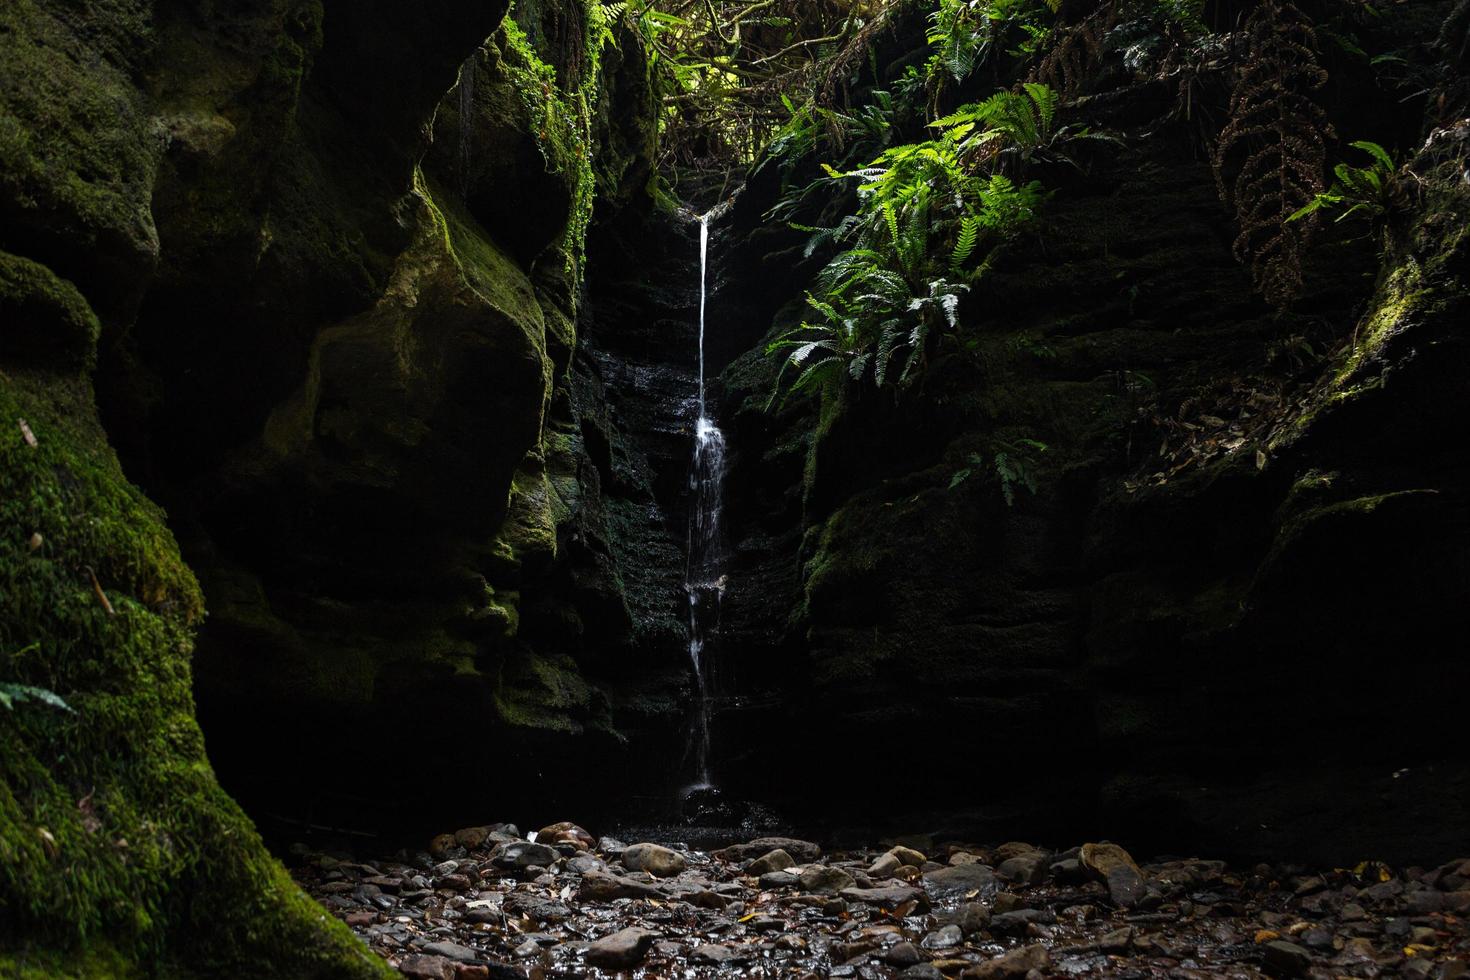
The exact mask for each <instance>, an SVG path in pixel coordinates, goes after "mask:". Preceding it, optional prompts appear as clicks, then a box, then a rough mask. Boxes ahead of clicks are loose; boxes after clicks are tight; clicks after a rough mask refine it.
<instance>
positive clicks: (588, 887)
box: [292, 823, 1470, 980]
mask: <svg viewBox="0 0 1470 980" xmlns="http://www.w3.org/2000/svg"><path fill="white" fill-rule="evenodd" d="M535 836H536V838H537V839H536V840H535V841H530V840H527V839H524V838H519V837H511V836H509V834H508V831H507V829H506V825H498V824H491V825H486V827H480V828H468V829H467V830H462V831H459V832H457V833H455V834H446V835H441V836H440V837H439V838H435V840H434V841H433V842H432V846H431V847H429V848H427V849H426V850H425V851H424V852H421V853H416V854H415V853H408V852H403V853H400V854H398V855H395V856H393V857H392V858H384V857H381V856H379V859H378V860H373V861H370V862H366V863H359V862H357V861H355V860H353V859H351V858H348V857H346V856H344V855H331V856H328V855H320V854H312V853H311V852H310V851H309V850H307V849H305V848H298V849H294V850H293V852H292V853H293V854H296V855H297V856H298V857H299V858H300V859H301V865H300V867H299V868H298V869H297V871H296V874H297V876H298V879H299V880H300V882H301V884H302V886H303V887H304V888H305V889H306V890H307V891H308V892H309V893H310V894H311V895H312V896H313V897H315V898H316V899H317V900H318V901H320V902H321V903H323V905H324V906H325V907H326V908H327V909H328V911H330V912H331V913H332V914H334V915H336V916H337V917H339V918H341V919H342V920H343V921H344V922H346V923H347V924H348V926H349V927H351V928H352V929H353V930H354V931H355V932H356V933H357V934H358V935H359V936H360V937H362V938H363V939H364V940H365V941H366V942H367V943H368V945H369V946H370V947H371V948H372V949H374V950H375V951H376V952H378V953H379V954H380V955H382V956H384V957H385V958H386V959H387V960H388V961H389V962H390V963H391V964H393V965H394V966H395V967H396V968H397V969H398V970H399V972H400V973H401V974H402V975H404V976H408V977H413V978H417V980H431V978H439V980H481V978H484V980H530V978H533V977H534V978H544V980H580V978H587V980H593V978H597V980H606V978H610V977H612V976H614V975H616V974H618V973H625V972H626V971H634V975H636V976H643V977H648V978H650V980H652V978H661V977H679V978H681V980H715V978H721V980H723V978H727V977H732V976H743V977H747V978H750V980H769V978H776V977H781V978H796V977H806V978H808V980H811V978H825V977H834V978H835V977H853V978H857V980H895V978H898V977H904V978H910V977H920V978H928V980H936V978H945V980H956V978H968V980H1041V978H1044V977H1059V976H1077V975H1087V976H1101V977H1115V978H1120V980H1121V978H1139V980H1142V978H1145V977H1149V978H1164V977H1169V978H1174V980H1209V978H1213V977H1220V976H1232V977H1234V976H1239V977H1242V978H1246V977H1259V976H1261V975H1263V974H1265V975H1270V976H1274V977H1278V978H1283V980H1286V978H1295V977H1307V978H1311V980H1318V978H1321V980H1326V978H1330V977H1355V978H1367V977H1371V976H1398V977H1400V978H1401V980H1470V968H1467V966H1466V964H1467V963H1470V926H1467V924H1466V922H1465V920H1464V918H1462V917H1460V916H1459V915H1458V914H1457V913H1456V912H1455V911H1454V910H1455V909H1456V908H1457V905H1456V903H1457V902H1458V900H1459V899H1458V896H1461V895H1467V896H1470V888H1466V887H1465V885H1466V883H1467V881H1470V875H1466V874H1462V872H1465V871H1470V862H1467V861H1466V860H1465V859H1460V860H1458V861H1455V862H1449V863H1448V864H1443V865H1440V866H1439V867H1437V868H1436V869H1435V870H1432V871H1422V870H1419V869H1384V868H1381V866H1373V869H1372V875H1373V876H1372V878H1371V880H1370V881H1367V882H1365V881H1363V880H1361V877H1360V876H1358V875H1355V874H1354V872H1352V871H1345V870H1332V869H1328V870H1320V869H1319V870H1316V871H1315V872H1311V873H1309V872H1304V871H1303V870H1302V869H1300V868H1289V869H1287V868H1280V869H1278V868H1273V867H1272V866H1269V865H1260V866H1257V867H1255V868H1249V869H1241V870H1237V869H1230V868H1228V867H1227V866H1226V865H1224V864H1223V863H1222V862H1218V861H1202V860H1194V859H1189V860H1182V859H1176V860H1169V861H1164V862H1154V863H1147V864H1144V865H1139V864H1138V863H1137V862H1136V861H1134V859H1133V858H1132V856H1131V855H1128V853H1127V852H1126V851H1123V850H1122V848H1118V847H1117V845H1111V844H1091V845H1087V846H1085V847H1079V848H1074V849H1072V850H1070V851H1061V852H1055V853H1053V852H1048V851H1045V850H1043V849H1040V848H1037V847H1035V846H1032V845H1029V844H1025V843H1022V842H1011V843H1007V844H1002V845H1000V846H999V847H993V848H992V847H984V846H979V845H976V844H973V843H966V842H944V841H940V842H938V845H939V846H937V847H936V846H935V845H936V842H934V841H919V840H915V841H912V842H909V841H905V842H903V843H901V844H899V845H897V846H888V845H885V846H886V847H887V849H886V850H884V849H882V848H872V849H863V850H855V851H843V852H839V853H836V854H832V855H829V856H826V857H823V856H822V854H821V850H820V848H819V847H818V846H817V845H816V844H814V843H810V842H801V841H796V842H795V843H792V844H791V846H792V847H794V848H795V849H796V851H798V852H799V853H800V855H801V857H800V858H798V855H797V854H796V853H793V852H792V851H791V850H788V849H787V847H786V846H785V843H782V845H781V846H772V841H773V840H774V841H779V842H791V841H792V840H793V839H792V838H764V839H762V840H761V841H760V842H755V841H751V842H748V843H742V844H737V845H733V846H732V847H728V848H726V849H725V850H724V851H720V852H715V854H714V855H712V857H713V860H711V859H709V858H706V857H705V855H704V854H702V853H700V852H698V851H688V850H684V849H683V848H682V845H681V847H680V848H678V849H676V848H673V847H670V846H668V845H666V844H659V843H654V842H649V841H644V842H641V843H637V844H634V845H632V846H628V845H625V844H623V843H621V842H619V841H617V840H614V839H612V838H601V839H598V840H597V841H596V842H595V843H592V844H590V846H589V842H590V841H592V839H593V838H592V835H591V834H590V833H588V832H587V831H586V830H585V829H584V828H581V827H580V826H578V825H576V824H570V823H566V824H552V825H549V826H547V827H543V828H541V829H540V830H538V831H537V832H536V834H535ZM477 839H479V840H480V841H481V843H480V844H478V845H476V844H475V841H476V840H477ZM891 844H892V842H889V845H891ZM911 844H919V845H922V848H923V849H922V850H921V849H919V848H918V847H912V846H911ZM777 852H781V853H777ZM783 854H784V857H783V856H782V855H783ZM927 854H936V855H938V859H937V860H934V861H931V860H929V859H928V858H927V856H926V855H927ZM972 859H973V860H972ZM915 862H917V863H915ZM991 862H994V865H992V863H991ZM1068 862H1075V866H1070V865H1069V864H1068ZM992 867H994V869H995V870H992ZM614 868H617V869H618V870H617V871H614V870H613V869H614ZM767 869H769V870H767ZM1002 869H1004V870H1003V871H1002ZM756 871H760V872H762V873H761V874H760V875H759V876H758V877H757V876H755V875H754V874H753V872H756ZM659 872H663V874H660V873H659ZM1135 876H1136V879H1135ZM1385 876H1386V877H1385ZM1002 880H1005V881H1006V882H1007V883H1008V890H1005V891H1002V890H1000V884H1001V882H1002ZM1145 909H1146V911H1145ZM599 937H600V938H599Z"/></svg>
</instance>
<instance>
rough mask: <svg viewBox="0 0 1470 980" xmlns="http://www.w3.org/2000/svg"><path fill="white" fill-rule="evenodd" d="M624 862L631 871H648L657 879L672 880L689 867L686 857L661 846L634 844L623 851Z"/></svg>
mask: <svg viewBox="0 0 1470 980" xmlns="http://www.w3.org/2000/svg"><path fill="white" fill-rule="evenodd" d="M622 862H623V867H625V868H627V869H628V870H629V871H647V872H648V873H649V874H651V875H653V876H654V877H655V878H672V877H673V876H675V875H677V874H679V873H680V872H682V871H683V870H684V869H685V868H687V867H688V866H689V863H688V862H687V861H686V860H685V859H684V855H682V854H680V853H679V852H678V851H676V850H674V849H673V848H669V847H664V846H662V845H661V844H633V845H631V846H630V847H628V848H627V849H626V850H625V851H623V853H622Z"/></svg>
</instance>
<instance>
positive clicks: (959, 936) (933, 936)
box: [919, 926, 965, 949]
mask: <svg viewBox="0 0 1470 980" xmlns="http://www.w3.org/2000/svg"><path fill="white" fill-rule="evenodd" d="M964 939H965V934H964V933H963V932H961V931H960V927H959V926H945V927H944V928H943V929H936V930H934V931H933V932H931V933H929V935H927V936H925V937H924V938H923V940H922V941H921V942H920V943H919V945H920V946H923V947H924V948H925V949H952V948H954V947H955V946H958V945H959V944H960V943H962V942H964Z"/></svg>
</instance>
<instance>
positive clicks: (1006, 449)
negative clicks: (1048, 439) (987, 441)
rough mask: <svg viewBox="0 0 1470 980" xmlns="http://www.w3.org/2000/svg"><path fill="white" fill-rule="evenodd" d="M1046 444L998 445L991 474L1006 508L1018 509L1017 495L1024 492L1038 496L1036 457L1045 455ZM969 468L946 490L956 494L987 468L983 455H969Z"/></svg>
mask: <svg viewBox="0 0 1470 980" xmlns="http://www.w3.org/2000/svg"><path fill="white" fill-rule="evenodd" d="M1046 450H1047V446H1046V443H1044V442H1038V441H1037V440H1035V439H1016V440H1015V441H1012V442H997V443H996V444H995V448H994V449H993V450H992V452H991V470H992V471H993V472H994V473H995V477H996V480H997V482H998V483H999V485H1000V495H1001V497H1002V498H1003V499H1004V500H1005V502H1006V506H1007V507H1014V506H1015V505H1016V491H1017V490H1025V491H1026V492H1027V493H1029V494H1031V495H1032V496H1035V495H1036V491H1037V480H1036V457H1037V456H1039V455H1041V454H1042V453H1044V452H1046ZM967 462H968V463H969V465H968V466H965V467H962V468H961V469H958V470H956V471H955V472H954V475H953V476H951V477H950V480H949V486H948V488H947V489H950V490H953V489H955V488H956V487H958V486H960V484H962V483H964V482H965V481H966V480H968V479H970V477H972V476H974V475H976V474H977V473H979V472H980V471H981V470H982V469H983V468H984V466H985V457H984V456H983V455H982V454H981V453H970V455H969V457H968V459H967Z"/></svg>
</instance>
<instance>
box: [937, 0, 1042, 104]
mask: <svg viewBox="0 0 1470 980" xmlns="http://www.w3.org/2000/svg"><path fill="white" fill-rule="evenodd" d="M1059 6H1060V3H1059V2H1057V0H1045V2H1042V0H939V6H938V7H937V8H935V10H934V11H933V12H932V13H931V14H930V15H929V29H928V31H927V33H926V36H927V39H928V42H929V45H930V46H931V47H932V48H934V54H933V55H932V56H931V57H930V59H929V64H928V75H929V79H930V81H931V83H934V82H939V81H941V80H944V79H946V78H948V79H951V80H953V81H955V82H963V81H964V80H965V79H967V78H969V77H970V75H971V74H972V73H973V72H974V71H975V68H976V67H977V66H978V65H980V64H981V63H982V62H984V61H985V60H987V59H988V58H989V57H990V56H991V55H992V54H993V53H994V52H995V51H997V50H1001V49H1005V46H1006V45H1007V44H1014V45H1015V47H1013V48H1010V49H1008V50H1011V51H1012V52H1013V53H1015V54H1030V53H1032V52H1034V51H1036V50H1037V49H1038V48H1040V47H1041V45H1042V44H1044V43H1045V41H1046V39H1047V37H1048V35H1049V34H1050V33H1051V28H1050V15H1051V14H1054V13H1055V12H1056V10H1057V8H1058V7H1059Z"/></svg>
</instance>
